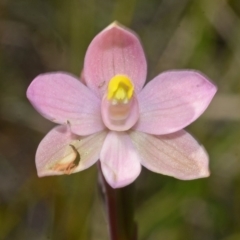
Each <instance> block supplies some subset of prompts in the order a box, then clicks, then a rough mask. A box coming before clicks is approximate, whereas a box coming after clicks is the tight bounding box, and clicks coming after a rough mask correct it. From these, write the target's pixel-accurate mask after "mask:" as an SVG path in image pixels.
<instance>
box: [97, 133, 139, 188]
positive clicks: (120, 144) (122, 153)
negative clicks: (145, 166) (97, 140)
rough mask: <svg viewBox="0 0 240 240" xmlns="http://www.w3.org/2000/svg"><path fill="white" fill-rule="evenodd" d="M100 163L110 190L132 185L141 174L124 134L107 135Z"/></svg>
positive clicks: (130, 145) (137, 161)
mask: <svg viewBox="0 0 240 240" xmlns="http://www.w3.org/2000/svg"><path fill="white" fill-rule="evenodd" d="M100 161H101V168H102V171H103V175H104V177H105V179H106V181H107V182H108V183H109V185H110V186H111V187H112V188H120V187H124V186H126V185H128V184H130V183H132V182H133V181H134V180H135V179H136V178H137V177H138V175H139V174H140V172H141V164H140V159H139V157H138V155H137V152H136V150H135V148H134V146H133V144H132V142H131V139H130V138H129V136H128V134H127V133H126V132H113V131H110V132H109V133H108V135H107V137H106V139H105V141H104V144H103V147H102V150H101V154H100Z"/></svg>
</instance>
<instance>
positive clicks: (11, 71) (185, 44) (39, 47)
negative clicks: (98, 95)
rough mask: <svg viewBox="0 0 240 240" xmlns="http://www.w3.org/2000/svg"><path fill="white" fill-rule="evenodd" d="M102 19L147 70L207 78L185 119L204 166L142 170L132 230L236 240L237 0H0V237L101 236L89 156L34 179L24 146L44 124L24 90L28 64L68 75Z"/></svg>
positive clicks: (163, 239)
mask: <svg viewBox="0 0 240 240" xmlns="http://www.w3.org/2000/svg"><path fill="white" fill-rule="evenodd" d="M114 20H117V21H119V22H120V23H122V24H124V25H126V26H128V27H129V28H131V29H133V30H134V31H135V32H136V33H137V34H138V35H139V37H140V38H141V41H142V44H143V47H144V49H145V53H146V57H147V61H148V80H151V79H152V78H153V77H154V76H155V75H157V74H159V73H160V72H162V71H165V70H169V69H197V70H199V71H202V72H203V73H205V74H206V75H207V76H208V77H209V78H210V79H212V80H213V81H214V82H215V83H216V85H217V86H218V88H219V91H218V93H217V96H216V97H215V98H214V100H213V102H212V103H211V105H210V107H209V109H208V110H207V111H206V112H205V113H204V114H203V115H202V116H201V117H200V118H199V119H198V120H197V121H196V122H194V123H193V124H191V126H189V127H188V128H187V130H188V131H189V132H190V133H191V134H192V135H193V136H194V137H195V138H196V139H198V141H199V142H200V143H202V144H203V145H204V146H205V148H206V150H207V152H208V153H209V156H210V169H211V176H210V177H209V178H206V179H199V180H194V181H180V180H177V179H174V178H171V177H167V176H163V175H158V174H155V173H152V172H150V171H148V170H146V169H143V171H142V173H141V175H140V177H139V178H138V179H137V181H136V182H135V185H136V200H135V213H136V214H135V217H136V221H137V223H138V232H139V240H239V239H240V44H239V43H240V2H239V0H181V1H179V0H116V1H114V0H68V1H64V0H61V1H60V0H48V1H47V0H44V1H43V0H0V89H1V93H0V240H47V239H50V240H106V239H108V235H107V220H106V214H105V209H104V205H103V201H102V196H101V194H100V192H99V190H98V176H97V167H96V166H93V167H91V168H90V169H88V170H86V171H83V172H80V173H77V174H73V175H71V176H61V177H46V178H38V177H37V173H36V169H35V162H34V158H35V152H36V149H37V146H38V144H39V142H40V141H41V139H42V138H43V136H44V135H45V134H46V133H47V132H48V131H49V130H50V129H51V128H52V127H53V126H54V125H53V124H52V123H50V122H49V121H47V120H46V119H44V118H43V117H41V116H40V115H39V114H38V113H37V112H36V110H35V109H34V108H33V107H32V106H31V105H30V103H29V102H28V101H27V99H26V96H25V93H26V89H27V87H28V85H29V84H30V82H31V81H32V80H33V78H34V77H35V76H37V75H38V74H40V73H44V72H51V71H67V72H70V73H73V74H75V75H77V76H80V72H81V70H82V67H83V60H84V55H85V52H86V49H87V47H88V45H89V43H90V41H91V40H92V39H93V37H94V36H95V35H96V34H97V33H99V32H100V31H101V30H102V29H103V28H105V27H106V26H107V25H109V24H110V23H111V22H113V21H114Z"/></svg>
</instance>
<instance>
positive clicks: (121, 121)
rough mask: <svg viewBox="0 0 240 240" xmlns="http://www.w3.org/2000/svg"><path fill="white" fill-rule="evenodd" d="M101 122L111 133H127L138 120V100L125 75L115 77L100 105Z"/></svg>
mask: <svg viewBox="0 0 240 240" xmlns="http://www.w3.org/2000/svg"><path fill="white" fill-rule="evenodd" d="M101 113H102V120H103V122H104V124H105V125H106V127H107V128H109V129H110V130H113V131H127V130H128V129H130V128H131V127H132V126H133V125H134V124H135V123H136V122H137V120H138V117H139V107H138V100H137V97H136V96H135V94H134V86H133V84H132V81H131V80H130V78H128V77H127V76H126V75H115V76H114V77H113V78H112V79H111V80H110V81H109V84H108V91H107V93H106V94H105V95H104V97H103V99H102V104H101Z"/></svg>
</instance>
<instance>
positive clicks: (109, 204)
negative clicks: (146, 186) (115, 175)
mask: <svg viewBox="0 0 240 240" xmlns="http://www.w3.org/2000/svg"><path fill="white" fill-rule="evenodd" d="M98 167H99V168H98V169H99V180H100V186H101V188H102V192H103V194H104V201H105V204H106V211H107V218H108V228H109V236H110V240H137V225H136V223H135V222H134V184H131V185H129V186H127V187H124V188H119V189H113V188H112V187H110V186H109V185H108V183H107V182H106V180H105V178H104V176H103V174H102V170H101V166H100V164H99V165H98Z"/></svg>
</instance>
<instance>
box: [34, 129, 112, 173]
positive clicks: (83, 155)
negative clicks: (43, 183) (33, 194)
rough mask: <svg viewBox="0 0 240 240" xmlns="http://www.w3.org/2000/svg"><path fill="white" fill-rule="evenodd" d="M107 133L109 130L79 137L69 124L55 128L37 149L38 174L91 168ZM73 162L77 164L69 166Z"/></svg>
mask: <svg viewBox="0 0 240 240" xmlns="http://www.w3.org/2000/svg"><path fill="white" fill-rule="evenodd" d="M106 135H107V132H105V131H102V132H98V133H96V134H92V135H89V136H87V137H79V136H77V135H75V134H72V133H71V131H70V129H69V127H68V126H67V125H61V126H57V127H55V128H53V129H52V130H51V131H50V132H49V133H48V134H47V135H46V136H45V137H44V138H43V140H42V141H41V143H40V144H39V146H38V149H37V153H36V166H37V171H38V176H39V177H44V176H50V175H62V174H71V173H76V172H79V171H82V170H84V169H86V168H89V167H90V166H92V165H93V164H94V163H95V162H96V161H97V160H98V159H99V155H100V150H101V148H102V144H103V141H104V139H105V137H106ZM74 150H75V151H77V152H74ZM72 163H75V165H73V166H72V168H70V167H68V166H69V165H70V164H72Z"/></svg>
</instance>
